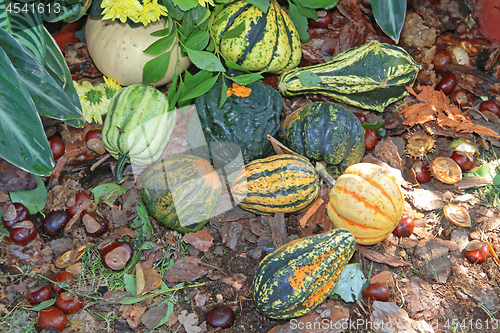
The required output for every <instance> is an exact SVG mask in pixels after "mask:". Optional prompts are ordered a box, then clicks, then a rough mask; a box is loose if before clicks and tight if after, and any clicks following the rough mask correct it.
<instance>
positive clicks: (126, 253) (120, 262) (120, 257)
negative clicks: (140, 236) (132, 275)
mask: <svg viewBox="0 0 500 333" xmlns="http://www.w3.org/2000/svg"><path fill="white" fill-rule="evenodd" d="M133 254H134V249H133V248H132V245H131V244H130V243H129V242H125V241H123V242H116V243H113V244H111V245H108V246H106V247H105V248H104V249H102V251H101V262H102V264H103V265H104V267H106V268H109V269H111V270H114V271H119V270H122V269H123V268H125V266H127V264H128V263H129V262H130V260H131V259H132V255H133Z"/></svg>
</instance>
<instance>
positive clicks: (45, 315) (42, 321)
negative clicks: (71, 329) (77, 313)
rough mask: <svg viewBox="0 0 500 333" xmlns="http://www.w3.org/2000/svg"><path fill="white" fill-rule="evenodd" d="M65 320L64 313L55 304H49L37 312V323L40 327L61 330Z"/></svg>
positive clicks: (64, 325)
mask: <svg viewBox="0 0 500 333" xmlns="http://www.w3.org/2000/svg"><path fill="white" fill-rule="evenodd" d="M67 322H68V319H67V318H66V314H65V313H64V312H62V311H61V310H59V309H58V308H56V307H55V306H49V307H48V308H45V309H43V310H41V311H40V313H39V314H38V325H40V327H41V328H42V329H47V328H53V329H55V330H56V331H62V330H64V328H65V327H66V324H67Z"/></svg>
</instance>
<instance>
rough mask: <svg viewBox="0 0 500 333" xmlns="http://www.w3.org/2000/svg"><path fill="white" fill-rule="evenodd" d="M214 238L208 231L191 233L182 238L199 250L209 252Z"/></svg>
mask: <svg viewBox="0 0 500 333" xmlns="http://www.w3.org/2000/svg"><path fill="white" fill-rule="evenodd" d="M213 239H214V238H213V237H212V235H210V234H209V233H208V232H207V231H206V230H198V231H197V232H190V233H187V234H185V235H184V237H182V240H183V241H185V242H186V243H189V244H191V245H193V246H194V247H195V248H196V249H197V250H200V251H203V252H205V253H206V252H208V250H209V249H210V247H211V246H212V242H213Z"/></svg>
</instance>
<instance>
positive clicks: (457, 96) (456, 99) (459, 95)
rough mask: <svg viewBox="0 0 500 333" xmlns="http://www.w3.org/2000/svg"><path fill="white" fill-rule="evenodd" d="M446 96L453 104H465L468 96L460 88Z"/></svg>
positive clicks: (467, 101)
mask: <svg viewBox="0 0 500 333" xmlns="http://www.w3.org/2000/svg"><path fill="white" fill-rule="evenodd" d="M448 97H449V98H450V99H451V101H452V102H453V104H455V105H458V106H465V105H468V104H469V98H468V97H467V94H466V93H465V91H463V90H462V89H456V90H453V91H452V92H451V93H450V95H449V96H448Z"/></svg>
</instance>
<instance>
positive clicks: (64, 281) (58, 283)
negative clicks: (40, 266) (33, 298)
mask: <svg viewBox="0 0 500 333" xmlns="http://www.w3.org/2000/svg"><path fill="white" fill-rule="evenodd" d="M50 280H51V282H50V289H52V291H53V292H55V293H62V292H63V291H65V290H64V286H63V285H72V284H73V283H74V282H75V276H74V275H73V273H70V272H66V271H62V272H59V273H57V274H55V275H54V276H53V277H52V278H51V279H50Z"/></svg>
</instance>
